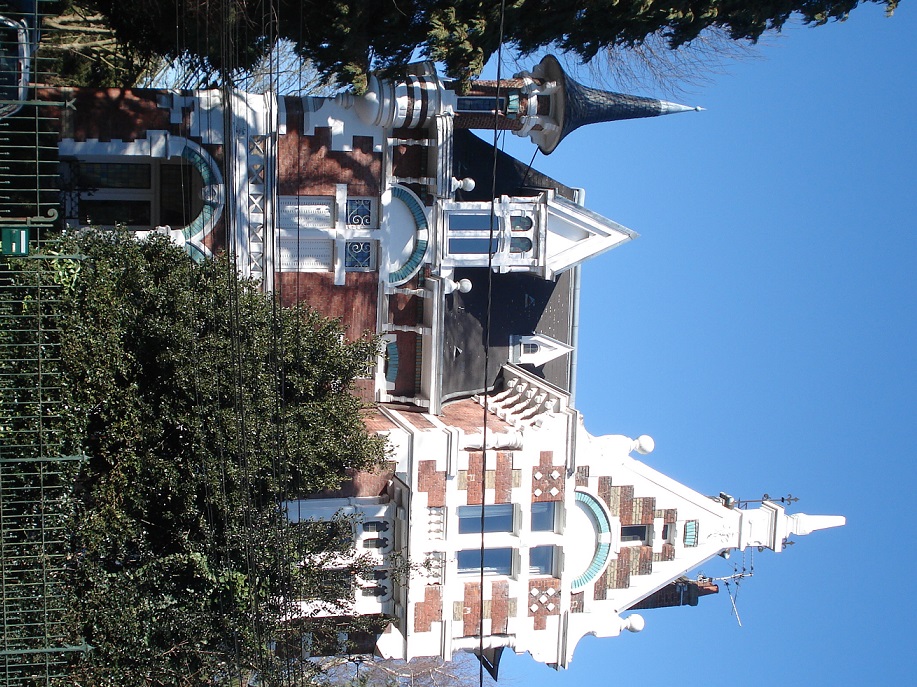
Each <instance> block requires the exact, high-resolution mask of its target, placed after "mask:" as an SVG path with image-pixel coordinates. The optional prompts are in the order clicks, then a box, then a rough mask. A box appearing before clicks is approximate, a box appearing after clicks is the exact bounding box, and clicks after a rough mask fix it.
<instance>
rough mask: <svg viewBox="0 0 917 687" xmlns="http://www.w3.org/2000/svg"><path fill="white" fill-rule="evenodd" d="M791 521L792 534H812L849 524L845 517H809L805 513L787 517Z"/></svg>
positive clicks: (789, 524) (790, 530) (788, 533)
mask: <svg viewBox="0 0 917 687" xmlns="http://www.w3.org/2000/svg"><path fill="white" fill-rule="evenodd" d="M787 520H788V521H789V522H788V523H787V524H788V526H789V531H788V532H787V535H788V536H789V535H791V534H798V535H804V534H811V533H812V532H815V531H816V530H826V529H828V528H830V527H843V526H844V525H846V524H847V518H845V517H844V516H843V515H807V514H805V513H796V514H794V515H790V516H788V517H787Z"/></svg>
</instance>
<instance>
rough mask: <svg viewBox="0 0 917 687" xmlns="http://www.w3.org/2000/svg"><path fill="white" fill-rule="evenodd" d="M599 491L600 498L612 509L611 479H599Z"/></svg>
mask: <svg viewBox="0 0 917 687" xmlns="http://www.w3.org/2000/svg"><path fill="white" fill-rule="evenodd" d="M597 491H598V492H599V498H600V499H602V500H603V501H604V502H605V504H606V505H607V506H608V507H609V508H610V507H611V477H599V485H598V489H597Z"/></svg>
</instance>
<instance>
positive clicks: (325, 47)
mask: <svg viewBox="0 0 917 687" xmlns="http://www.w3.org/2000/svg"><path fill="white" fill-rule="evenodd" d="M868 1H869V2H873V3H877V4H881V5H884V6H885V8H886V12H887V13H889V14H891V13H892V12H893V11H894V9H895V7H896V6H897V2H898V0H868ZM93 2H95V3H96V6H97V7H98V9H99V10H100V11H101V12H102V13H103V14H105V15H106V16H108V18H109V20H110V22H111V26H112V28H113V29H114V30H115V32H116V34H117V35H118V37H119V38H120V40H122V41H123V42H124V43H125V44H126V45H128V46H130V47H131V49H133V50H136V51H137V52H138V53H140V54H157V55H162V56H166V57H169V58H174V57H178V56H180V55H190V56H193V57H194V58H195V59H200V60H202V61H205V62H207V63H209V64H210V65H212V66H213V67H214V68H216V69H219V70H223V71H224V73H230V72H231V71H232V70H234V69H237V68H243V69H248V68H250V67H251V66H252V65H254V64H255V63H256V62H257V60H258V59H259V57H260V56H262V55H264V54H265V53H266V52H268V51H269V50H270V49H271V47H272V46H273V44H274V43H275V42H276V40H277V39H278V38H286V39H289V40H290V41H292V42H293V43H294V44H295V46H296V49H297V51H298V52H299V53H300V54H301V55H302V56H303V57H305V58H308V59H310V60H312V62H313V63H314V65H315V66H316V68H317V69H318V70H319V72H320V73H321V74H323V75H325V76H334V77H336V78H337V79H338V81H339V82H340V83H341V84H343V85H351V86H353V88H354V90H355V91H356V92H358V93H359V92H361V91H362V90H363V89H365V87H366V78H367V72H368V71H369V70H372V69H379V68H382V69H385V68H394V67H398V66H399V65H403V64H405V63H406V62H408V61H409V60H410V59H411V58H412V56H414V55H415V54H416V53H419V54H421V55H423V56H426V57H428V58H430V59H433V60H436V61H439V62H442V63H444V64H445V67H446V74H447V75H448V76H450V77H453V78H456V79H458V80H460V81H461V82H466V83H467V81H468V80H469V79H471V78H473V77H475V76H476V75H477V74H479V73H480V71H481V69H482V68H483V66H484V64H485V63H486V62H487V60H488V59H489V58H490V57H491V56H492V55H493V54H494V53H495V52H496V51H497V49H498V48H499V47H500V45H501V44H502V45H505V46H507V47H508V48H509V49H511V50H512V51H514V52H516V53H517V54H521V55H529V54H531V53H533V52H536V51H539V50H542V49H546V48H551V49H555V50H559V51H561V52H563V53H566V54H568V55H570V56H571V57H574V58H576V59H578V60H581V61H583V62H590V61H591V60H592V59H593V58H595V57H596V56H597V55H598V54H599V53H600V52H602V51H605V50H608V49H615V48H625V49H627V48H633V47H636V46H640V45H642V44H643V43H644V41H646V40H647V38H648V37H652V36H661V37H662V38H663V39H664V41H665V43H666V45H667V46H668V48H670V49H677V48H679V47H681V46H683V45H686V44H690V43H691V42H692V41H694V40H695V39H697V38H698V37H699V36H701V34H702V33H703V32H704V31H705V30H707V29H719V30H722V31H724V32H725V33H726V34H727V35H728V36H729V38H730V39H731V40H734V41H741V40H746V41H757V40H758V39H759V38H760V37H761V36H762V35H763V34H764V33H765V32H767V31H779V30H780V29H781V28H782V27H783V25H784V24H785V23H786V22H787V21H788V20H789V19H790V17H791V16H793V15H797V16H798V17H799V19H800V20H801V21H802V22H803V23H805V24H808V25H814V26H818V25H822V24H825V23H827V22H829V21H843V20H844V19H846V17H847V15H848V14H849V12H851V11H852V10H853V9H855V8H856V7H857V6H858V5H859V4H860V0H769V1H766V2H758V1H753V0H698V1H696V2H686V1H685V0H588V1H586V2H583V1H581V0H506V3H505V14H504V16H503V20H502V22H501V11H500V9H501V6H500V3H496V2H482V1H481V0H448V1H447V0H401V1H400V2H392V3H378V2H370V3H367V2H365V1H363V0H322V1H320V2H319V1H311V0H296V1H295V2H294V1H292V0H254V1H252V2H240V0H225V1H224V2H222V3H200V2H197V0H177V1H174V2H173V1H172V0H170V1H169V2H162V1H161V0H131V1H126V0H93ZM138 15H142V16H144V17H145V18H146V20H145V21H142V22H138V21H136V17H137V16H138Z"/></svg>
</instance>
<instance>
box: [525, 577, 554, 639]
mask: <svg viewBox="0 0 917 687" xmlns="http://www.w3.org/2000/svg"><path fill="white" fill-rule="evenodd" d="M529 591H530V593H529V598H528V599H527V600H526V603H527V604H528V607H529V617H530V618H534V619H535V629H536V630H544V629H545V628H546V627H547V621H548V616H552V615H560V580H558V579H557V578H554V577H548V578H544V579H538V580H530V581H529Z"/></svg>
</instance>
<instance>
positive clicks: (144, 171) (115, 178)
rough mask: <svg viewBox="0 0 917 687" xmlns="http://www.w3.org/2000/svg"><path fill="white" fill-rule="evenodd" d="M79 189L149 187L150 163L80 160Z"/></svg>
mask: <svg viewBox="0 0 917 687" xmlns="http://www.w3.org/2000/svg"><path fill="white" fill-rule="evenodd" d="M78 169H79V179H78V181H77V185H78V187H79V188H80V189H93V188H150V165H148V164H138V165H132V164H126V163H123V162H80V163H79V166H78Z"/></svg>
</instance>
